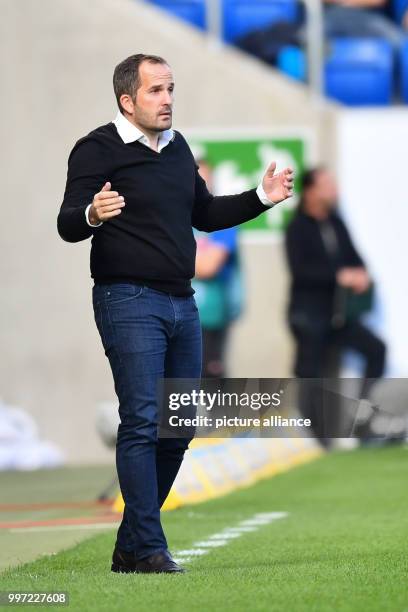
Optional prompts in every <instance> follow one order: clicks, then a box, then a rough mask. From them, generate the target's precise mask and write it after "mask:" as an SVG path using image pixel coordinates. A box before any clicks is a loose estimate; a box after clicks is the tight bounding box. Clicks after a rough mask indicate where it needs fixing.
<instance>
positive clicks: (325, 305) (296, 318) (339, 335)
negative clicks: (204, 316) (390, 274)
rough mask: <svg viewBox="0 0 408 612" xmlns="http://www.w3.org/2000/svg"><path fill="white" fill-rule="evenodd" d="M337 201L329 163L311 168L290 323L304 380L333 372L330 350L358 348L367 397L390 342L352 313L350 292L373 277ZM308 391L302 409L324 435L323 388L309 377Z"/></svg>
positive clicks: (297, 222) (296, 246) (294, 256)
mask: <svg viewBox="0 0 408 612" xmlns="http://www.w3.org/2000/svg"><path fill="white" fill-rule="evenodd" d="M336 200H337V190H336V184H335V181H334V179H333V177H332V176H331V174H330V173H329V172H328V171H327V170H326V169H325V168H323V167H321V168H314V169H312V170H309V171H307V172H305V174H304V176H303V178H302V196H301V201H300V205H299V208H298V211H297V213H296V214H295V217H294V219H293V220H292V222H291V223H290V225H289V227H288V230H287V233H286V252H287V258H288V263H289V268H290V272H291V277H292V282H291V293H290V302H289V324H290V327H291V330H292V332H293V334H294V337H295V340H296V358H295V366H294V373H295V375H296V376H297V377H299V378H303V379H315V378H323V377H325V376H328V375H329V372H328V371H327V364H328V363H330V360H328V358H329V354H330V349H333V348H337V349H340V350H342V349H344V348H351V349H354V350H355V351H357V352H358V353H360V354H361V355H362V356H363V357H364V359H365V363H366V368H365V375H364V380H363V384H362V385H361V391H360V394H361V397H364V398H366V397H367V396H368V393H369V389H370V385H371V384H372V382H373V380H375V379H377V378H379V377H380V376H382V374H383V371H384V361H385V345H384V343H383V342H382V340H380V339H379V338H377V337H376V336H375V335H374V334H373V332H372V331H371V330H369V329H368V328H367V327H366V326H365V325H363V324H362V323H361V321H360V320H359V317H358V316H352V315H351V313H350V314H347V300H350V297H349V298H348V297H347V296H352V295H356V296H358V295H360V296H362V295H363V294H365V293H366V292H367V290H368V289H369V287H370V285H371V280H370V278H369V275H368V273H367V270H366V267H365V265H364V262H363V260H362V258H361V257H360V255H359V254H358V252H357V250H356V248H355V246H354V245H353V242H352V240H351V238H350V234H349V232H348V230H347V228H346V226H345V224H344V222H343V221H342V219H341V217H340V216H339V215H338V214H337V212H336V210H335V203H336ZM351 299H353V298H351ZM348 310H350V308H349V309H348ZM303 390H304V391H305V390H306V391H305V392H303V393H301V395H300V409H301V412H302V413H303V415H304V416H305V417H307V418H311V419H312V422H313V424H314V428H315V432H316V434H317V435H318V436H319V437H320V438H321V439H323V438H324V434H325V431H324V430H325V423H324V414H322V413H321V412H320V407H319V404H320V402H319V399H318V398H319V389H318V387H317V386H316V385H313V384H312V383H311V382H308V381H305V383H304V385H303ZM307 390H309V391H307ZM327 416H328V415H327V414H326V417H327ZM326 425H327V423H326Z"/></svg>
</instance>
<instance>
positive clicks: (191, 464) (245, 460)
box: [113, 437, 324, 513]
mask: <svg viewBox="0 0 408 612" xmlns="http://www.w3.org/2000/svg"><path fill="white" fill-rule="evenodd" d="M323 453H324V451H323V450H322V448H321V446H320V444H319V443H318V442H317V441H316V440H314V439H313V438H267V439H265V438H264V439H259V438H250V437H248V438H227V439H226V438H222V439H208V438H206V439H199V438H198V439H195V440H193V441H192V443H191V444H190V448H189V450H188V451H187V453H186V455H185V458H184V461H183V464H182V466H181V468H180V472H179V473H178V475H177V478H176V480H175V482H174V485H173V487H172V489H171V491H170V494H169V496H168V498H167V499H166V501H165V503H164V505H163V507H162V510H163V511H168V510H174V509H176V508H179V507H181V506H185V505H189V504H196V503H200V502H203V501H207V500H209V499H212V498H214V497H219V496H221V495H226V494H227V493H230V492H231V491H234V490H236V489H239V488H242V487H247V486H250V485H251V484H253V483H255V482H257V481H259V480H261V479H263V478H270V477H271V476H274V475H275V474H279V473H281V472H285V471H287V470H289V469H291V468H292V467H294V466H296V465H299V464H301V463H306V462H308V461H312V460H313V459H316V458H317V457H320V456H321V455H322V454H323ZM123 509H124V502H123V498H122V496H121V495H120V494H119V495H118V497H117V499H116V500H115V502H114V504H113V510H114V511H115V512H118V513H122V512H123Z"/></svg>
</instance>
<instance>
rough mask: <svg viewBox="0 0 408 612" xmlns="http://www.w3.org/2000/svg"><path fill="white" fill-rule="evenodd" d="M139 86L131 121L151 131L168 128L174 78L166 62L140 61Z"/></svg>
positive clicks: (171, 109)
mask: <svg viewBox="0 0 408 612" xmlns="http://www.w3.org/2000/svg"><path fill="white" fill-rule="evenodd" d="M139 77H140V87H139V89H138V90H137V93H136V103H135V104H134V105H133V112H132V113H131V115H132V119H133V122H134V123H135V124H136V125H138V126H140V128H142V129H145V130H148V131H151V132H162V131H163V130H168V129H169V128H170V127H171V123H172V114H173V98H174V80H173V75H172V72H171V69H170V67H169V66H168V65H167V64H152V63H150V62H148V61H145V62H142V64H141V65H140V67H139Z"/></svg>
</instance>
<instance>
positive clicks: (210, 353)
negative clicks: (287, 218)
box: [192, 159, 243, 378]
mask: <svg viewBox="0 0 408 612" xmlns="http://www.w3.org/2000/svg"><path fill="white" fill-rule="evenodd" d="M197 165H198V171H199V173H200V175H201V177H202V178H203V179H204V180H205V182H206V184H207V187H208V189H209V191H212V190H213V184H212V169H211V166H210V164H209V163H208V161H207V160H205V159H201V160H197ZM194 235H195V239H196V242H197V254H196V268H195V278H194V279H193V281H192V287H193V289H194V290H195V299H196V303H197V307H198V310H199V313H200V321H201V329H202V338H203V366H202V376H203V377H204V378H225V376H226V375H227V374H226V365H225V354H226V348H227V343H228V339H229V332H230V329H231V324H232V322H233V321H235V320H236V319H237V318H238V317H239V316H240V314H241V312H242V308H243V286H242V273H241V266H240V260H239V249H238V231H237V229H236V228H235V227H230V228H227V229H224V230H218V231H216V232H212V233H211V234H207V233H205V232H199V231H197V230H196V231H195V232H194Z"/></svg>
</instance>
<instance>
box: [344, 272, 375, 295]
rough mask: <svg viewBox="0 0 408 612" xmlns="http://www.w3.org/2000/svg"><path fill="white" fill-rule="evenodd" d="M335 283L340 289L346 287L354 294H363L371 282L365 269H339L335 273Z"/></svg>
mask: <svg viewBox="0 0 408 612" xmlns="http://www.w3.org/2000/svg"><path fill="white" fill-rule="evenodd" d="M337 282H338V284H339V285H341V286H342V287H348V288H350V289H351V290H352V291H354V293H364V292H365V291H367V289H368V288H369V286H370V284H371V281H370V277H369V276H368V274H367V270H366V269H365V268H361V267H360V268H341V269H340V270H339V271H338V272H337Z"/></svg>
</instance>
